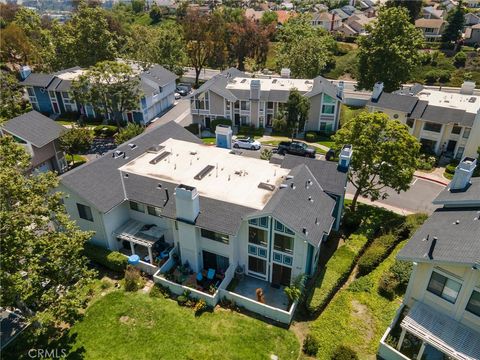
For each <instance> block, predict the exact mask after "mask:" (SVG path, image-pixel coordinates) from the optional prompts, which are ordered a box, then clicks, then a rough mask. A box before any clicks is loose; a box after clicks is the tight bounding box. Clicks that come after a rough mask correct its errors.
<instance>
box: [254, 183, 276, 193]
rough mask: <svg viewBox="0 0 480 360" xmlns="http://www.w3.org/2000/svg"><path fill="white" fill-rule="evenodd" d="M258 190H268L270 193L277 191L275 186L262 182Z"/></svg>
mask: <svg viewBox="0 0 480 360" xmlns="http://www.w3.org/2000/svg"><path fill="white" fill-rule="evenodd" d="M258 188H259V189H264V190H268V191H273V190H275V185H272V184H267V183H264V182H261V183H260V184H258Z"/></svg>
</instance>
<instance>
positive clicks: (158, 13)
mask: <svg viewBox="0 0 480 360" xmlns="http://www.w3.org/2000/svg"><path fill="white" fill-rule="evenodd" d="M165 15H166V11H165V9H164V8H161V7H159V6H158V5H153V6H152V8H151V9H150V12H149V16H150V19H152V24H157V23H159V22H160V21H161V20H162V18H163V17H164V16H165Z"/></svg>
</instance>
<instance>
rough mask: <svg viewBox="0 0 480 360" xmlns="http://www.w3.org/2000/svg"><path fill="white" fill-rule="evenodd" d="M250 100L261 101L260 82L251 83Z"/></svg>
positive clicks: (253, 81)
mask: <svg viewBox="0 0 480 360" xmlns="http://www.w3.org/2000/svg"><path fill="white" fill-rule="evenodd" d="M250 100H260V80H258V79H257V80H252V81H250Z"/></svg>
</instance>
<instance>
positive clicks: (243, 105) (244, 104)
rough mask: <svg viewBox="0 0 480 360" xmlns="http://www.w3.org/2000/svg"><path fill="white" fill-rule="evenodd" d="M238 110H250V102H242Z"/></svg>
mask: <svg viewBox="0 0 480 360" xmlns="http://www.w3.org/2000/svg"><path fill="white" fill-rule="evenodd" d="M240 110H246V111H248V110H250V101H242V102H241V103H240Z"/></svg>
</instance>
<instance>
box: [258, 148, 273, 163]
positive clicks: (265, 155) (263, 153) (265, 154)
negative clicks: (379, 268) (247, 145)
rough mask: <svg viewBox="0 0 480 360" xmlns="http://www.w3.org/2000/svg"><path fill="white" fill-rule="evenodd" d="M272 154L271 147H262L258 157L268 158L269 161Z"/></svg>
mask: <svg viewBox="0 0 480 360" xmlns="http://www.w3.org/2000/svg"><path fill="white" fill-rule="evenodd" d="M272 156H273V152H272V150H271V149H268V148H264V149H262V151H261V152H260V159H262V160H268V161H270V159H271V158H272Z"/></svg>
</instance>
